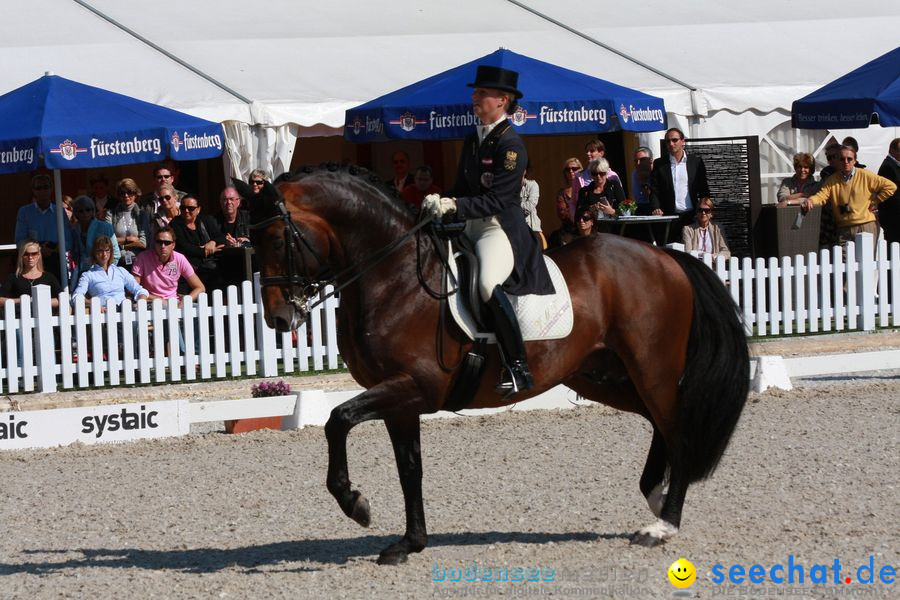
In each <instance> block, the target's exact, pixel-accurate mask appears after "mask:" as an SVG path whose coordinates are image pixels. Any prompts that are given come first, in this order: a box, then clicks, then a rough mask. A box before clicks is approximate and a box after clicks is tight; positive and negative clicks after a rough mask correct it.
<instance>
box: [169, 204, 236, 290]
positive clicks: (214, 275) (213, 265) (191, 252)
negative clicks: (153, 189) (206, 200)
mask: <svg viewBox="0 0 900 600" xmlns="http://www.w3.org/2000/svg"><path fill="white" fill-rule="evenodd" d="M170 226H171V227H172V230H173V231H174V232H175V250H177V251H178V252H180V253H182V254H184V256H185V257H187V259H188V261H189V262H190V263H191V266H192V267H194V272H195V273H197V276H199V277H200V280H201V281H202V282H203V285H204V286H205V287H206V289H207V290H215V289H218V288H220V287H221V280H222V277H221V275H220V274H219V269H218V265H217V259H218V255H219V253H220V252H221V251H222V249H223V248H224V247H225V236H224V235H223V234H222V230H221V229H219V226H218V225H217V224H216V220H215V219H213V218H212V217H210V216H208V215H204V214H201V209H200V202H199V201H198V200H197V198H195V197H194V196H191V195H190V194H188V195H187V196H185V197H184V198H182V199H181V214H180V215H178V216H177V217H175V218H174V219H172V222H171V223H170ZM186 286H187V284H186V283H183V284H182V285H181V289H180V290H179V291H180V293H182V294H184V293H187V287H186Z"/></svg>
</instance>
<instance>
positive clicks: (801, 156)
mask: <svg viewBox="0 0 900 600" xmlns="http://www.w3.org/2000/svg"><path fill="white" fill-rule="evenodd" d="M815 169H816V162H815V160H814V159H813V157H812V154H809V153H808V152H798V153H797V154H795V155H794V174H793V175H792V176H790V177H787V178H785V179H784V181H782V182H781V187H779V188H778V207H779V208H781V207H783V206H790V205H792V204H801V203H802V201H803V199H804V198H809V197H810V196H812V195H813V194H815V193H816V192H818V191H819V185H820V183H819V182H818V181H816V178H815V175H813V173H814V172H815Z"/></svg>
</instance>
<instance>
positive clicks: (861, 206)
mask: <svg viewBox="0 0 900 600" xmlns="http://www.w3.org/2000/svg"><path fill="white" fill-rule="evenodd" d="M838 163H839V165H840V167H839V169H838V171H837V172H836V173H834V174H833V175H831V176H830V177H829V178H828V179H826V180H825V181H824V182H823V183H822V187H821V189H820V190H819V191H818V192H816V193H815V194H813V195H812V196H810V197H809V198H807V199H805V200H804V201H803V202H802V204H801V207H802V209H803V212H806V211H808V210H809V209H810V208H812V207H813V206H815V205H817V204H825V203H830V204H831V210H832V212H833V214H834V222H835V224H836V225H837V233H838V238H839V239H840V241H841V244H844V243H846V242H847V241H849V240H852V239H853V238H854V237H855V236H856V234H857V233H871V234H872V235H873V236H876V237H877V235H878V223H876V222H875V213H874V212H873V211H872V208H873V207H874V205H875V203H876V202H878V203H880V202H884V201H885V200H887V199H888V198H890V197H891V196H892V195H893V194H894V192H895V191H897V186H896V184H894V182H892V181H891V180H890V179H886V178H884V177H881V176H879V175H876V174H875V173H874V172H873V171H869V170H868V169H863V168H860V167H857V166H856V151H855V150H854V149H853V148H851V147H850V146H841V151H840V157H839V158H838Z"/></svg>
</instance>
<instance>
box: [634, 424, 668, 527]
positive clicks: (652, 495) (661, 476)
mask: <svg viewBox="0 0 900 600" xmlns="http://www.w3.org/2000/svg"><path fill="white" fill-rule="evenodd" d="M667 466H668V465H667V463H666V444H665V442H664V441H663V437H662V435H661V434H660V433H659V430H658V429H657V428H656V427H654V428H653V440H652V441H651V442H650V451H649V452H648V453H647V462H646V463H645V464H644V472H643V473H642V474H641V482H640V487H641V493H642V494H644V498H646V499H647V505H648V506H649V507H650V510H651V511H652V512H653V514H654V515H656V516H657V517H659V516H660V515H661V514H662V509H663V503H664V502H665V500H666V496H665V494H663V489H664V488H665V485H666V482H665V477H666V468H667Z"/></svg>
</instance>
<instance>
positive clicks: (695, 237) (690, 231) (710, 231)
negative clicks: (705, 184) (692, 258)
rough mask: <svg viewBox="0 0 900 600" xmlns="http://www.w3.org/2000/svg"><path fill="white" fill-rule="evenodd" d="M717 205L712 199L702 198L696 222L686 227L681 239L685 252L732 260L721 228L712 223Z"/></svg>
mask: <svg viewBox="0 0 900 600" xmlns="http://www.w3.org/2000/svg"><path fill="white" fill-rule="evenodd" d="M714 209H715V204H714V203H713V201H712V198H700V202H698V203H697V212H696V222H694V223H692V224H691V225H688V226H686V227H684V228H683V229H682V231H681V238H682V241H683V242H684V251H685V252H692V251H695V250H696V251H697V252H699V253H700V257H701V258H702V257H703V256H705V255H707V254H709V255H711V256H712V257H713V260H715V259H716V257H718V256H721V257H722V258H730V257H731V250H729V249H728V244H727V243H726V242H725V236H724V235H722V231H721V230H720V229H719V226H718V225H716V224H715V223H712V222H711V221H712V218H713V212H714Z"/></svg>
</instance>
